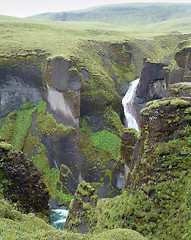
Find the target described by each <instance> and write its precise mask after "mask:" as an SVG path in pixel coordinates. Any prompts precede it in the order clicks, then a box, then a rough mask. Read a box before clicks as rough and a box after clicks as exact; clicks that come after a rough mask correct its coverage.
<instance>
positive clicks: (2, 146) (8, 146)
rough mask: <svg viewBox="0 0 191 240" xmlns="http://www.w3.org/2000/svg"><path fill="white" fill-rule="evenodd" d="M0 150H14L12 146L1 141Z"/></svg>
mask: <svg viewBox="0 0 191 240" xmlns="http://www.w3.org/2000/svg"><path fill="white" fill-rule="evenodd" d="M0 148H2V149H4V150H6V151H10V150H12V149H13V146H12V145H11V144H8V143H6V142H3V141H0Z"/></svg>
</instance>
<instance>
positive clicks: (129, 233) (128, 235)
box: [91, 228, 146, 240]
mask: <svg viewBox="0 0 191 240" xmlns="http://www.w3.org/2000/svg"><path fill="white" fill-rule="evenodd" d="M91 239H92V240H97V239H104V240H113V239H117V240H132V239H133V240H146V238H144V237H143V236H141V234H139V233H137V232H136V231H133V230H130V229H120V228H119V229H114V230H109V231H107V232H103V233H100V234H97V235H95V236H94V237H92V238H91Z"/></svg>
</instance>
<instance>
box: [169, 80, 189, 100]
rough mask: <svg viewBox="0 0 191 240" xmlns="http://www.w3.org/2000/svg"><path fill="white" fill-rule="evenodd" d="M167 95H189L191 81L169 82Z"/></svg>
mask: <svg viewBox="0 0 191 240" xmlns="http://www.w3.org/2000/svg"><path fill="white" fill-rule="evenodd" d="M166 95H167V96H168V97H191V83H190V82H180V83H176V84H171V85H169V87H168V91H167V94H166Z"/></svg>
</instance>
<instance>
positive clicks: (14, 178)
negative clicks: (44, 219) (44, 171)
mask: <svg viewBox="0 0 191 240" xmlns="http://www.w3.org/2000/svg"><path fill="white" fill-rule="evenodd" d="M0 159H1V160H0V183H1V184H2V186H3V195H4V197H5V198H7V199H9V200H10V201H13V202H14V203H16V204H17V206H19V207H21V208H22V209H23V210H24V211H25V212H27V213H29V212H39V213H42V214H44V215H46V216H48V215H49V205H48V201H49V197H50V196H49V193H48V189H47V187H46V185H45V183H44V181H43V180H42V176H41V174H40V172H39V171H38V169H37V168H36V167H35V165H34V163H33V162H32V161H31V160H29V159H27V157H26V156H25V155H24V154H23V152H21V151H19V152H17V151H16V150H14V148H13V146H12V145H10V144H7V143H6V142H4V140H3V139H1V140H0Z"/></svg>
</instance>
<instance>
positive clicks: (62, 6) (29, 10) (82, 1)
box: [0, 0, 191, 17]
mask: <svg viewBox="0 0 191 240" xmlns="http://www.w3.org/2000/svg"><path fill="white" fill-rule="evenodd" d="M129 2H174V3H178V2H179V3H183V2H185V3H191V0H182V1H181V0H156V1H152V0H150V1H149V0H137V1H133V0H0V15H8V16H15V17H28V16H31V15H35V14H39V13H45V12H62V11H71V10H78V9H85V8H89V7H93V6H99V5H107V4H119V3H129Z"/></svg>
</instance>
